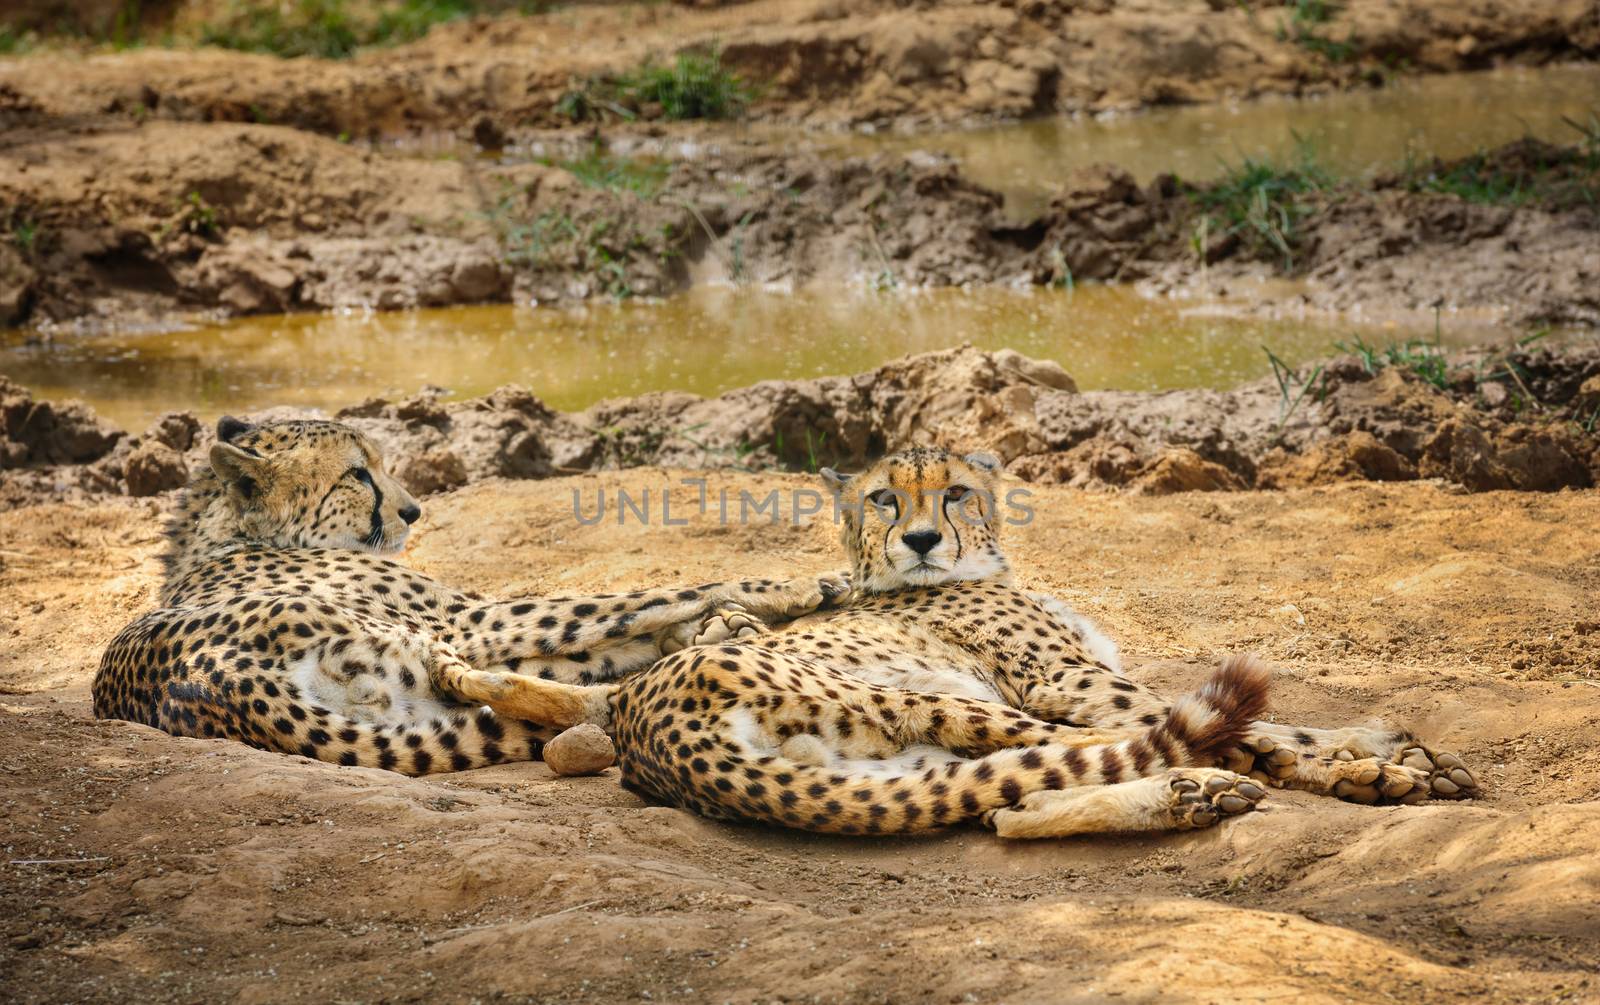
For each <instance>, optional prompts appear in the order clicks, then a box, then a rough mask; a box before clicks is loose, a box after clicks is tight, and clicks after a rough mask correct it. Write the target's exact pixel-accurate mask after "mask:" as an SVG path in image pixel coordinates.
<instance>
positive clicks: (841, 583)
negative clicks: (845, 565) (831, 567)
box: [779, 572, 850, 618]
mask: <svg viewBox="0 0 1600 1005" xmlns="http://www.w3.org/2000/svg"><path fill="white" fill-rule="evenodd" d="M849 594H850V574H849V573H848V572H830V573H826V574H824V575H821V576H818V577H816V578H815V579H796V580H791V581H790V582H789V583H786V584H785V585H784V591H783V600H784V601H785V603H784V605H783V606H782V607H781V608H780V610H779V613H780V614H781V615H782V616H783V617H785V618H798V617H802V616H804V615H807V614H810V613H812V612H813V611H826V610H829V609H831V608H834V607H838V606H839V605H840V603H842V602H843V599H844V598H845V597H847V596H849Z"/></svg>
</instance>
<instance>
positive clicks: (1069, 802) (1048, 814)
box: [983, 768, 1267, 838]
mask: <svg viewBox="0 0 1600 1005" xmlns="http://www.w3.org/2000/svg"><path fill="white" fill-rule="evenodd" d="M1266 794H1267V790H1266V789H1265V788H1263V787H1262V786H1260V785H1258V784H1256V782H1255V781H1253V780H1252V779H1250V778H1246V777H1244V776H1243V775H1238V774H1235V773H1234V772H1232V771H1224V770H1221V769H1219V768H1173V769H1171V770H1169V771H1167V772H1165V773H1164V774H1159V775H1152V776H1151V777H1149V778H1139V779H1135V780H1134V781H1131V782H1118V783H1117V784H1115V785H1091V786H1085V787H1083V788H1074V789H1053V790H1045V791H1041V792H1030V793H1029V794H1028V795H1026V796H1024V797H1023V798H1022V799H1020V800H1018V801H1017V802H1016V803H1015V804H1013V805H1012V806H1010V807H1007V808H1005V809H999V810H992V811H990V812H989V813H986V814H984V817H983V821H984V823H986V824H988V825H989V826H991V827H993V828H994V829H995V831H996V833H998V834H999V835H1000V836H1001V837H1003V838H1049V837H1070V836H1072V835H1074V834H1115V833H1124V832H1128V831H1167V830H1198V829H1200V828H1202V827H1210V826H1211V825H1212V824H1215V823H1216V822H1217V821H1219V820H1221V819H1222V818H1223V817H1231V816H1237V815H1239V814H1241V813H1248V812H1250V811H1251V810H1253V809H1255V807H1256V804H1257V803H1259V802H1260V801H1261V800H1262V798H1263V797H1265V796H1266Z"/></svg>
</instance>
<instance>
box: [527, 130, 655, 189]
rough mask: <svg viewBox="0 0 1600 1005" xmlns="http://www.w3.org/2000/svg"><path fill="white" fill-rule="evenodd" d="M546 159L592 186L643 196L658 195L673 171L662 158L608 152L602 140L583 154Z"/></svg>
mask: <svg viewBox="0 0 1600 1005" xmlns="http://www.w3.org/2000/svg"><path fill="white" fill-rule="evenodd" d="M544 163H545V164H548V165H551V166H553V167H558V168H561V169H562V170H564V171H569V172H571V173H572V174H573V175H574V176H575V177H576V178H577V179H578V180H579V181H581V182H583V183H584V184H585V185H588V186H589V187H590V188H600V189H607V190H609V191H613V192H632V193H634V194H635V195H637V196H639V197H640V198H642V199H651V198H654V197H655V195H656V193H657V192H660V191H661V186H662V185H663V184H665V182H666V180H667V175H668V174H670V173H671V171H672V168H671V166H670V165H668V164H666V163H664V162H662V161H657V160H648V159H644V158H637V157H619V156H614V155H612V154H609V153H606V151H605V150H604V149H603V148H602V147H601V146H600V144H598V143H596V144H595V145H594V146H592V147H590V149H589V152H588V153H586V154H584V155H583V156H582V157H579V158H576V159H573V160H556V159H547V160H545V161H544Z"/></svg>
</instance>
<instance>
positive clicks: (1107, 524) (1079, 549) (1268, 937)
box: [0, 469, 1600, 1003]
mask: <svg viewBox="0 0 1600 1005" xmlns="http://www.w3.org/2000/svg"><path fill="white" fill-rule="evenodd" d="M678 477H680V476H679V475H678V474H674V473H670V472H664V471H659V470H655V469H645V470H639V471H631V472H625V473H609V474H604V473H603V474H590V475H583V476H579V477H575V478H564V479H557V480H548V481H539V482H503V481H491V482H485V483H483V484H479V485H473V486H470V487H468V488H465V489H462V490H459V491H455V492H451V493H448V494H444V495H439V496H436V497H434V498H432V499H430V500H429V501H428V503H427V505H426V507H425V515H424V517H423V521H422V523H421V524H420V525H419V530H418V533H417V534H416V536H415V538H414V540H413V544H412V545H411V548H410V558H409V561H410V562H411V563H412V564H414V565H415V566H417V567H418V568H420V569H423V570H425V571H427V572H428V573H430V574H433V575H436V576H439V577H441V578H443V579H445V580H447V581H450V582H452V583H456V584H458V585H460V586H462V587H468V588H476V589H480V590H485V591H490V592H495V593H500V594H506V595H510V594H517V593H556V592H569V591H579V590H613V589H624V588H630V587H637V586H645V585H650V584H658V583H665V582H670V581H675V580H690V581H700V580H704V579H708V578H714V577H726V576H737V575H742V574H747V573H749V572H751V571H760V572H762V573H763V574H768V575H783V574H789V573H794V574H799V573H811V572H816V571H821V570H824V569H827V568H829V567H831V566H832V565H833V564H834V563H835V554H836V553H835V550H834V545H833V542H832V539H833V532H832V529H831V527H829V526H827V525H826V524H825V523H813V524H810V525H802V526H792V525H790V524H789V523H788V522H787V521H784V522H781V523H780V524H779V525H777V526H767V525H764V524H763V525H760V526H742V527H741V526H718V525H717V524H716V522H715V521H714V520H711V519H707V518H702V517H697V516H695V515H694V513H693V512H692V510H688V508H687V507H685V508H680V507H679V506H678V505H677V503H678V502H679V501H681V500H674V518H675V519H677V518H679V517H681V516H685V515H687V516H688V517H689V518H690V519H691V521H692V522H691V524H690V525H689V526H687V527H664V526H660V525H659V521H657V523H656V524H655V525H653V526H651V527H649V528H641V527H639V526H637V525H636V524H635V523H630V524H629V525H628V526H626V527H621V528H619V527H617V526H616V525H615V524H614V523H613V522H611V521H609V520H608V521H606V522H604V523H602V524H600V525H597V526H591V527H584V526H580V525H578V524H577V523H576V522H575V521H574V519H573V517H572V510H571V507H572V493H573V492H574V491H577V492H578V493H580V494H581V495H582V497H583V498H584V499H585V500H589V502H586V505H592V499H593V498H594V495H595V493H597V492H600V491H602V490H603V491H605V492H607V493H608V494H611V493H614V492H616V491H617V490H618V489H625V490H626V491H628V492H629V493H630V494H631V495H633V496H634V497H635V498H638V497H639V496H641V495H642V493H643V491H644V490H645V489H647V488H648V489H650V490H651V491H652V493H653V496H654V497H655V498H657V499H659V492H660V491H661V490H662V489H663V488H665V487H667V486H669V485H671V484H674V483H675V481H676V479H677V478H678ZM810 484H811V481H810V480H809V479H808V478H805V477H804V476H770V475H769V476H752V475H742V474H731V473H715V474H712V475H711V482H710V486H709V487H710V490H711V491H712V492H713V493H716V492H718V491H719V490H722V489H727V490H728V491H729V492H731V493H733V494H734V495H735V497H736V496H737V493H738V492H739V491H740V490H745V491H749V492H751V493H752V494H755V495H761V494H763V493H765V492H766V491H767V490H769V489H773V488H776V489H780V490H788V489H791V488H799V487H803V486H808V485H810ZM1036 491H1037V493H1038V495H1037V499H1036V504H1037V513H1038V518H1037V520H1036V521H1035V523H1034V524H1033V525H1032V526H1030V527H1027V528H1021V529H1019V530H1018V531H1017V532H1016V533H1015V534H1014V535H1013V537H1014V543H1013V544H1012V546H1011V549H1010V550H1011V551H1012V553H1013V555H1014V556H1015V557H1016V558H1017V559H1018V561H1019V565H1020V566H1021V569H1022V578H1023V580H1024V581H1025V582H1026V583H1028V584H1030V585H1033V586H1036V587H1039V588H1043V589H1049V590H1051V591H1053V592H1056V593H1057V594H1058V595H1060V596H1062V597H1063V598H1065V599H1067V600H1068V601H1070V602H1071V603H1073V604H1074V605H1077V606H1078V607H1079V608H1080V609H1082V610H1084V611H1085V612H1087V613H1089V614H1090V615H1091V616H1093V617H1095V618H1097V619H1098V620H1099V621H1100V622H1101V623H1102V624H1103V625H1104V626H1105V627H1106V628H1107V629H1108V630H1109V631H1110V632H1111V633H1112V634H1113V635H1114V636H1116V637H1117V638H1119V639H1120V640H1121V641H1122V642H1123V643H1124V645H1125V646H1126V648H1127V651H1128V653H1129V657H1130V659H1129V662H1130V664H1131V665H1132V666H1133V668H1134V669H1133V673H1134V674H1135V675H1136V676H1137V677H1138V678H1140V679H1142V680H1146V681H1149V682H1152V683H1154V684H1157V685H1159V686H1162V687H1166V688H1180V687H1184V686H1187V685H1189V684H1192V683H1194V682H1196V681H1198V680H1199V679H1200V678H1201V677H1202V676H1203V675H1204V673H1205V672H1206V667H1207V665H1208V664H1210V663H1212V661H1213V660H1215V659H1216V658H1217V656H1218V654H1220V653H1224V652H1229V651H1236V650H1241V649H1254V650H1257V651H1259V652H1261V653H1263V654H1264V655H1265V656H1266V657H1267V658H1268V659H1269V660H1270V661H1271V662H1273V663H1274V664H1276V665H1277V666H1278V667H1280V671H1279V674H1278V678H1277V682H1276V690H1275V694H1274V715H1275V716H1277V717H1279V718H1280V719H1282V720H1284V721H1292V722H1309V723H1317V724H1330V725H1332V724H1337V723H1345V722H1359V721H1364V720H1365V719H1367V718H1368V717H1370V716H1383V717H1385V718H1386V719H1389V720H1391V721H1396V722H1405V723H1409V724H1411V725H1413V726H1414V727H1416V728H1418V729H1420V730H1422V731H1423V732H1424V734H1425V735H1427V736H1429V737H1430V738H1434V739H1435V740H1436V741H1437V742H1439V743H1440V744H1442V745H1444V746H1446V747H1448V748H1450V749H1454V750H1457V751H1459V752H1460V753H1461V754H1462V755H1463V756H1464V757H1466V758H1467V759H1468V760H1469V761H1470V762H1471V764H1472V765H1473V768H1474V770H1475V771H1477V772H1478V774H1479V777H1480V778H1481V779H1483V780H1484V782H1485V788H1486V791H1487V797H1486V798H1485V799H1484V800H1482V801H1479V802H1475V803H1470V804H1450V803H1445V804H1430V805H1425V806H1421V807H1415V808H1410V807H1399V808H1388V809H1383V808H1370V807H1363V806H1357V805H1351V804H1345V803H1339V802H1335V801H1333V800H1328V799H1318V798H1313V797H1309V796H1305V795H1301V794H1297V793H1279V792H1274V793H1272V794H1271V795H1270V796H1269V798H1268V801H1267V805H1268V809H1267V810H1266V811H1265V812H1261V813H1256V814H1251V815H1248V816H1246V817H1244V818H1241V819H1239V820H1236V821H1231V822H1228V823H1225V824H1223V825H1222V826H1221V827H1219V828H1217V829H1216V830H1213V831H1208V832H1204V833H1197V834H1189V835H1163V836H1141V837H1128V838H1111V837H1107V838H1097V839H1092V840H1072V841H1051V842H1040V843H1019V844H1014V845H1006V844H1002V843H1000V842H999V841H998V840H997V839H996V838H994V837H993V836H992V835H988V834H985V833H983V832H981V831H978V830H963V831H958V832H953V833H950V834H948V835H945V836H940V837H934V838H931V839H927V840H915V841H913V840H894V841H865V840H855V841H852V840H843V839H823V838H815V837H807V836H801V835H796V834H790V833H778V832H772V831H766V830H761V829H755V828H737V827H727V826H719V825H713V824H709V823H706V822H703V821H700V820H697V819H695V818H693V817H690V816H688V815H687V814H684V813H681V812H678V811H675V810H669V809H662V808H652V807H648V806H645V805H643V804H641V803H640V802H639V801H638V800H637V799H635V798H634V797H633V796H631V795H628V794H626V793H624V792H623V791H621V789H620V788H619V787H618V786H617V784H616V772H615V769H612V770H611V771H609V772H607V773H606V774H605V775H602V776H600V777H597V778H585V779H572V778H557V777H554V776H553V775H552V774H551V772H550V771H549V770H548V769H547V768H546V767H545V766H544V765H542V764H521V765H507V766H501V767H496V768H490V769H485V770H481V771H473V772H467V773H463V774H459V775H447V776H439V777H435V778H430V779H417V780H411V779H406V778H402V777H400V776H396V775H392V774H387V773H382V772H378V771H369V770H358V769H345V768H339V767H333V766H328V765H321V764H315V763H310V762H306V761H303V760H300V759H298V758H290V757H283V756H280V755H276V754H267V753H262V752H258V751H254V750H250V749H248V748H245V747H243V746H240V745H235V744H231V743H228V742H224V741H197V740H180V739H173V738H169V737H166V736H164V735H162V734H159V733H156V732H154V731H152V730H149V729H146V728H143V727H137V726H132V725H128V724H123V723H100V722H94V721H92V720H91V718H90V709H89V700H88V683H89V680H90V677H91V675H92V673H93V671H94V668H95V666H96V663H97V660H98V657H99V653H100V650H101V648H102V647H103V646H104V644H105V642H106V640H107V639H109V638H110V636H111V635H112V634H113V633H114V632H115V631H116V630H117V629H118V628H119V627H120V626H121V625H122V624H123V623H124V622H126V621H127V620H129V619H130V618H132V617H134V616H135V615H136V614H137V613H138V612H139V611H141V610H142V609H144V608H145V607H146V606H147V605H148V604H149V603H150V602H151V600H152V598H153V593H154V587H155V584H156V575H157V572H156V566H155V563H154V562H153V560H152V559H153V556H154V555H155V553H156V551H157V548H158V540H159V539H158V534H157V529H156V521H157V519H158V518H159V516H160V513H161V510H162V508H163V504H161V503H160V502H158V501H156V500H130V499H116V498H106V499H102V500H100V501H96V502H93V503H90V504H83V505H74V506H68V505H59V504H48V505H36V506H25V507H19V508H11V509H7V510H5V511H4V512H0V569H3V572H0V635H3V636H4V645H3V646H0V692H3V694H0V769H3V770H0V802H3V805H4V807H5V810H4V813H3V814H0V844H3V845H4V849H5V852H6V857H5V858H6V860H5V861H4V862H3V863H0V897H3V901H4V903H6V904H7V905H8V910H7V911H6V912H5V917H4V918H3V919H0V932H3V936H4V938H3V940H0V973H4V974H5V983H6V997H7V999H8V1000H11V1001H18V1002H47V1001H67V1000H71V1001H85V1002H99V1001H106V1002H109V1001H124V1000H130V999H137V1000H141V1001H152V1002H168V1001H172V1002H177V1001H185V1002H187V1001H201V1000H204V1001H215V1000H236V1001H244V1002H250V1001H307V1002H324V1001H333V1000H344V1001H377V1000H382V1001H403V1002H408V1001H468V1000H511V1001H528V1000H539V1001H562V1002H612V1001H623V1000H627V1001H644V1000H649V1001H657V1002H659V1001H662V1000H674V1001H730V1002H756V1001H763V1002H767V1001H821V1002H889V1001H894V1002H922V1001H927V1002H962V1001H977V1002H990V1001H994V1002H999V1001H1005V1002H1063V1001H1083V1002H1088V1001H1104V1000H1108V999H1112V1000H1121V1001H1174V1002H1232V1001H1276V1000H1283V999H1293V1000H1296V1001H1305V1002H1314V1003H1322V1002H1351V1001H1362V1002H1367V1001H1378V1000H1383V1001H1400V1002H1417V1003H1423V1002H1428V1003H1431V1002H1438V1001H1441V1000H1453V999H1457V998H1460V999H1470V1000H1474V1001H1493V1002H1532V1001H1539V1002H1551V1001H1571V1002H1586V1001H1594V1000H1595V999H1596V997H1597V996H1600V950H1597V949H1596V947H1597V945H1600V909H1597V907H1596V905H1597V904H1600V741H1597V740H1596V737H1597V736H1600V693H1597V688H1600V642H1597V640H1600V624H1597V623H1596V622H1595V620H1594V617H1595V612H1594V608H1593V597H1594V596H1595V594H1596V591H1597V590H1600V551H1597V550H1596V547H1597V546H1596V542H1597V541H1600V496H1597V495H1596V494H1595V493H1594V492H1593V491H1586V492H1564V493H1558V494H1545V495H1533V494H1521V495H1510V494H1505V493H1488V494H1464V493H1461V492H1459V491H1455V490H1452V489H1450V488H1449V487H1447V486H1441V485H1438V484H1419V483H1412V484H1405V485H1376V484H1349V485H1339V486H1333V487H1327V488H1314V489H1296V490H1291V491H1286V492H1272V493H1260V492H1244V493H1235V494H1229V495H1206V496H1200V495H1185V496H1169V497H1164V498H1138V497H1132V496H1123V495H1117V496H1112V495H1103V494H1092V493H1084V492H1080V491H1076V490H1072V489H1066V488H1061V487H1052V486H1041V487H1037V489H1036ZM684 498H685V499H687V498H688V497H687V496H686V497H684ZM656 507H657V508H659V502H658V503H656ZM686 511H687V512H686ZM763 554H765V555H769V556H772V557H767V558H764V559H760V560H758V561H757V564H756V565H752V556H753V555H763Z"/></svg>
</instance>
